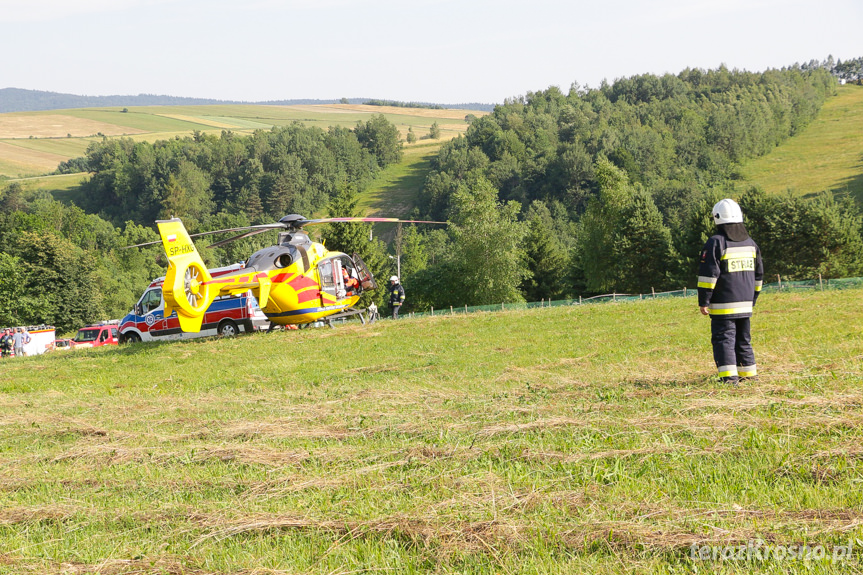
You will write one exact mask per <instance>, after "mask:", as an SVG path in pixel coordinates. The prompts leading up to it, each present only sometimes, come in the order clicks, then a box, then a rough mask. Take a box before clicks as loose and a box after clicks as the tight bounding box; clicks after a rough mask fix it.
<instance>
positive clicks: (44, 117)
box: [0, 104, 487, 178]
mask: <svg viewBox="0 0 863 575" xmlns="http://www.w3.org/2000/svg"><path fill="white" fill-rule="evenodd" d="M125 109H126V110H127V111H125V112H124V111H123V110H124V108H81V109H74V110H50V111H40V112H15V113H7V114H0V176H6V177H7V178H29V177H33V176H40V175H44V174H48V173H50V172H52V171H54V170H55V169H56V168H57V165H58V164H59V163H60V162H62V161H65V160H68V159H69V158H73V157H76V156H81V155H83V153H84V151H85V150H86V148H87V146H88V145H89V144H90V142H93V141H98V140H101V138H102V137H103V136H107V137H124V136H125V137H130V138H133V139H138V140H146V141H151V142H152V141H156V140H164V139H169V138H173V137H175V136H186V135H190V134H191V133H192V132H194V131H196V130H197V131H201V132H211V133H216V134H219V133H221V132H222V130H230V131H233V132H238V133H251V132H252V131H254V130H259V129H270V128H272V127H273V126H284V125H288V124H290V123H292V122H297V121H299V122H302V123H303V124H305V125H307V126H319V127H320V128H322V129H327V128H328V127H329V126H345V127H350V128H352V127H354V126H356V124H357V122H359V121H367V120H368V119H369V118H370V117H371V115H372V114H384V115H385V116H386V117H387V119H388V120H389V121H390V122H392V123H393V124H395V125H396V126H397V127H398V128H399V131H400V132H401V135H402V138H403V139H404V138H406V137H407V133H408V128H412V129H413V131H414V133H415V134H416V135H417V137H418V138H420V139H419V140H418V142H417V143H416V144H413V145H406V147H407V148H408V149H409V148H410V147H412V146H423V145H426V144H428V143H431V142H434V141H432V140H428V139H423V138H424V137H426V136H427V135H428V132H429V129H430V128H431V125H432V123H434V122H437V123H438V126H439V127H440V130H441V137H440V139H439V140H437V142H442V141H446V140H448V139H451V138H453V137H455V136H456V135H458V134H461V133H463V132H464V131H465V130H466V129H467V126H468V125H467V123H466V122H465V116H467V115H468V114H474V115H476V116H481V115H484V114H486V113H487V112H480V111H470V110H431V109H424V108H399V107H391V106H366V105H352V104H332V105H315V106H257V105H230V106H229V105H223V106H141V107H130V108H125Z"/></svg>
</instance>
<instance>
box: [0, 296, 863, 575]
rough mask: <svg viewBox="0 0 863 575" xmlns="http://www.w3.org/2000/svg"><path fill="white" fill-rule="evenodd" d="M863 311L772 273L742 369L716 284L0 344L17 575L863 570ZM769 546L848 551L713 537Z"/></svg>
mask: <svg viewBox="0 0 863 575" xmlns="http://www.w3.org/2000/svg"><path fill="white" fill-rule="evenodd" d="M861 325H863V290H859V289H857V290H846V291H825V292H820V291H809V292H801V293H776V292H766V293H765V294H764V295H763V296H762V298H761V299H759V305H758V308H757V310H756V315H755V318H754V319H753V335H754V337H753V341H754V346H755V350H756V353H757V354H758V363H759V371H760V376H759V377H758V378H757V379H755V380H751V381H747V382H744V383H743V384H741V385H740V386H739V387H729V386H724V385H722V384H720V383H719V382H718V381H717V380H716V378H715V377H714V368H713V365H712V360H711V355H710V344H709V320H707V319H706V318H703V317H701V316H700V315H699V314H698V312H697V308H696V302H695V300H694V299H693V298H692V297H688V298H669V299H658V300H648V301H639V302H629V303H616V304H615V303H609V304H596V305H583V306H569V307H557V308H542V309H531V310H524V311H504V312H494V313H489V312H486V313H476V314H469V315H437V316H435V317H424V318H406V319H402V320H399V321H398V322H392V321H389V320H384V321H381V322H378V323H375V324H373V325H370V326H361V325H359V323H358V322H353V323H347V324H343V325H340V326H338V327H336V328H335V329H325V328H322V329H310V330H303V331H293V332H275V333H271V334H253V335H248V336H240V337H237V338H234V339H199V340H189V341H182V342H174V343H157V344H142V345H135V346H123V347H119V348H111V349H104V348H103V349H97V350H89V351H82V352H54V353H53V354H48V355H44V356H39V357H29V358H18V359H13V360H2V362H3V365H2V373H3V377H2V378H0V573H101V574H121V573H129V574H131V573H136V574H140V573H147V574H150V573H152V574H156V573H176V574H180V573H183V574H186V573H189V574H203V573H235V574H239V573H243V574H252V573H255V574H264V573H267V574H270V573H321V574H327V573H344V574H347V573H483V574H486V573H487V574H489V575H491V574H498V573H509V574H515V573H561V574H563V573H707V572H709V573H713V572H721V573H752V572H757V573H846V572H860V571H861V568H863V565H861V559H860V558H861V556H863V555H861V554H863V544H861V543H863V541H861V542H860V543H857V540H858V538H859V539H863V489H861V484H863V448H861V445H863V339H861V331H860V330H861V328H860V326H861ZM759 541H760V542H761V543H756V544H758V545H766V546H771V547H770V548H771V549H772V550H774V551H775V550H777V549H779V548H780V547H781V548H782V549H783V550H786V549H790V548H791V546H795V547H794V549H797V548H799V547H798V546H800V545H803V544H805V545H807V546H809V547H808V548H810V549H811V548H817V547H818V546H821V549H822V551H824V550H827V557H821V556H820V555H818V554H815V555H814V556H809V557H808V558H803V559H799V558H796V559H794V560H791V559H788V556H787V555H786V554H784V553H783V559H777V558H775V557H772V558H771V557H768V558H767V559H764V558H762V559H761V560H758V559H757V558H756V559H752V560H748V561H746V560H743V561H737V560H732V559H726V560H722V558H721V557H722V555H721V553H720V555H719V556H718V557H717V558H716V559H715V560H714V559H710V560H707V561H703V560H701V559H697V558H696V559H693V558H692V557H691V550H692V549H696V550H701V549H705V550H706V551H707V552H708V553H710V552H711V550H714V549H716V550H719V551H720V552H721V551H722V549H724V548H725V546H730V545H734V546H737V545H741V544H743V545H746V544H748V543H749V542H759ZM849 542H851V544H852V553H851V554H850V555H849V556H848V557H845V558H843V560H841V561H837V562H833V561H832V560H831V559H832V556H831V555H830V553H831V552H833V550H835V549H837V546H840V545H847V544H848V543H849ZM813 557H814V558H813Z"/></svg>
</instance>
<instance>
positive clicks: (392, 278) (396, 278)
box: [390, 276, 399, 283]
mask: <svg viewBox="0 0 863 575" xmlns="http://www.w3.org/2000/svg"><path fill="white" fill-rule="evenodd" d="M390 281H391V282H396V283H399V278H398V276H392V277H391V278H390Z"/></svg>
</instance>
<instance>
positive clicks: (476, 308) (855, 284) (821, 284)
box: [404, 276, 863, 317]
mask: <svg viewBox="0 0 863 575" xmlns="http://www.w3.org/2000/svg"><path fill="white" fill-rule="evenodd" d="M860 288H863V278H839V279H822V278H821V277H819V278H817V279H813V280H802V281H783V280H782V278H781V277H780V276H776V282H773V283H765V284H764V285H763V286H762V287H761V292H762V293H764V292H789V291H797V290H821V291H824V290H844V289H860ZM697 295H698V290H696V289H694V288H682V289H679V290H672V291H664V292H656V291H651V292H650V293H643V294H623V293H610V294H602V295H595V296H591V297H579V298H578V299H563V300H542V301H535V302H522V303H499V304H493V305H473V306H467V305H465V306H461V307H459V306H450V307H449V308H445V309H434V308H432V309H431V310H430V311H427V312H410V313H406V314H404V316H407V317H425V316H435V315H451V314H457V313H476V312H483V311H507V310H526V309H534V308H541V307H562V306H572V305H588V304H596V303H609V302H632V301H642V300H650V299H660V298H669V297H695V296H697Z"/></svg>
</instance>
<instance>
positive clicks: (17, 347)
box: [0, 327, 30, 357]
mask: <svg viewBox="0 0 863 575" xmlns="http://www.w3.org/2000/svg"><path fill="white" fill-rule="evenodd" d="M28 343H30V334H29V333H28V332H27V330H26V329H25V328H23V327H19V328H16V329H13V328H11V327H7V328H6V329H5V330H3V331H2V333H0V357H15V356H18V357H22V356H25V355H27V352H25V351H24V346H25V345H27V344H28Z"/></svg>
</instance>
